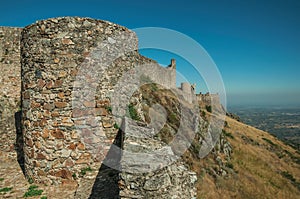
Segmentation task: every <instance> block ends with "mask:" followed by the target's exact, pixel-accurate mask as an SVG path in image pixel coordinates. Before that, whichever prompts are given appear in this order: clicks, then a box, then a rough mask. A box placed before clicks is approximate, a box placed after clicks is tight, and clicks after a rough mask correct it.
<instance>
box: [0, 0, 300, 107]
mask: <svg viewBox="0 0 300 199" xmlns="http://www.w3.org/2000/svg"><path fill="white" fill-rule="evenodd" d="M0 7H1V12H0V26H19V27H23V26H26V25H28V24H31V23H33V22H34V21H36V20H40V19H46V18H49V17H57V16H86V17H92V18H97V19H104V20H109V21H112V22H114V23H117V24H120V25H123V26H126V27H128V28H131V29H133V28H139V27H149V26H150V27H163V28H170V29H173V30H176V31H179V32H182V33H184V34H186V35H188V36H190V37H191V38H193V39H195V40H196V41H197V42H199V43H200V44H201V45H202V46H203V47H204V48H205V49H206V51H207V52H208V53H209V54H210V56H211V57H212V59H213V60H214V62H215V63H216V65H217V66H218V68H219V70H220V73H221V75H222V77H223V80H224V84H225V88H226V91H227V96H228V103H229V105H237V104H244V105H247V104H251V105H255V104H258V105H264V104H265V105H292V104H298V105H299V104H300V77H299V76H300V64H299V63H300V37H299V35H300V1H298V0H280V1H279V0H264V1H259V0H244V1H238V0H227V1H225V0H219V1H216V0H210V1H196V0H184V1H162V0H160V1H158V0H152V1H138V0H132V1H126V0H123V1H122V0H120V1H113V0H112V1H109V0H106V1H101V0H99V1H96V0H94V1H89V0H86V1H83V0H81V1H77V0H72V1H58V0H51V1H33V0H28V1H21V0H20V1H1V2H0ZM144 53H145V54H146V55H149V56H152V58H154V59H156V60H157V61H158V62H160V63H162V64H168V63H166V62H167V60H169V59H170V58H171V57H170V54H168V53H165V54H164V53H163V52H162V54H159V52H153V51H152V52H151V51H148V52H147V51H145V52H144ZM180 63H182V65H184V61H182V62H180ZM179 68H180V67H179ZM182 68H186V67H182ZM181 70H182V71H180V72H182V73H186V76H188V77H189V78H190V79H191V82H197V77H193V75H192V74H193V73H192V72H190V71H188V70H187V71H185V70H186V69H181ZM199 81H200V80H199ZM201 84H202V82H201V81H200V83H198V85H199V86H198V90H199V89H201V90H203V91H205V86H201Z"/></svg>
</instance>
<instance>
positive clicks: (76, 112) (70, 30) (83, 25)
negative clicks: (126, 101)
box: [21, 17, 149, 183]
mask: <svg viewBox="0 0 300 199" xmlns="http://www.w3.org/2000/svg"><path fill="white" fill-rule="evenodd" d="M128 35H129V36H130V35H131V37H133V38H132V41H131V45H132V49H135V48H136V46H137V41H136V38H134V37H135V35H134V34H133V33H132V32H131V31H129V30H128V29H126V28H124V27H121V26H118V25H115V24H112V23H110V22H106V21H100V20H93V19H89V18H71V17H65V18H55V19H49V20H44V21H38V22H37V23H35V24H32V25H30V26H27V27H25V28H24V30H23V32H22V41H21V63H22V82H23V84H22V99H23V102H22V116H23V134H24V141H25V147H24V152H25V170H26V175H28V176H29V177H31V178H33V179H35V180H36V181H40V182H44V183H59V182H64V181H69V180H73V177H72V176H74V174H75V175H76V174H78V172H79V171H80V170H81V169H82V168H84V167H87V166H93V165H95V162H101V161H102V160H103V159H104V158H105V156H106V153H107V151H108V149H109V147H110V145H111V143H113V140H114V138H115V136H116V133H117V129H116V128H114V120H113V119H112V116H111V114H110V110H109V107H110V99H109V96H110V94H111V92H113V86H114V84H115V83H116V82H117V79H118V78H119V77H120V76H121V75H122V73H123V72H125V71H126V70H128V69H130V68H132V67H134V65H135V64H137V63H140V62H142V63H144V62H149V59H146V58H144V57H142V56H140V55H139V54H138V53H137V51H129V52H127V53H126V54H123V55H117V57H114V59H112V60H111V62H110V63H107V66H106V65H105V64H103V63H106V62H105V61H103V60H101V59H102V58H103V57H101V55H102V54H103V53H107V54H109V55H112V53H113V52H117V49H118V48H120V46H122V45H123V43H126V41H125V40H127V39H128ZM127 42H128V41H127ZM118 45H119V46H118ZM129 50H130V49H129ZM101 53H102V54H101ZM107 54H106V55H107ZM97 56H98V57H97ZM106 58H107V57H106ZM101 61H102V62H101ZM101 63H102V65H101ZM97 67H100V68H97ZM101 67H102V68H101ZM101 75H102V76H101ZM93 91H94V93H92V94H94V95H92V96H93V97H92V98H89V97H86V96H91V95H90V93H89V92H93Z"/></svg>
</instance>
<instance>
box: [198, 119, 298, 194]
mask: <svg viewBox="0 0 300 199" xmlns="http://www.w3.org/2000/svg"><path fill="white" fill-rule="evenodd" d="M226 122H227V125H226V127H225V129H224V130H225V131H223V132H224V134H225V135H226V137H227V139H228V141H229V142H230V144H231V146H232V151H233V153H232V154H231V165H229V166H230V167H231V168H232V169H233V170H234V173H233V174H231V175H229V176H227V177H225V178H222V177H217V178H214V177H212V176H211V175H209V174H203V175H202V179H201V180H200V181H201V182H199V184H198V185H199V186H198V197H199V198H299V195H300V191H299V190H300V165H299V164H300V155H299V154H298V152H297V151H296V150H294V149H293V148H291V147H290V146H287V145H285V144H284V143H283V142H281V141H279V140H278V139H277V138H275V137H273V136H272V135H270V134H269V133H267V132H264V131H261V130H258V129H256V128H254V127H251V126H248V125H246V124H243V123H240V122H238V121H236V120H234V119H231V118H229V117H227V118H226ZM207 159H209V157H207V158H205V159H203V160H201V162H202V164H205V162H207Z"/></svg>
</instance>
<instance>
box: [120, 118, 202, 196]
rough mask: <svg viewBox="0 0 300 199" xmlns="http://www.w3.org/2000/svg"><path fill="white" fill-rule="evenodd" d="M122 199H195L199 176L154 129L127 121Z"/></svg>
mask: <svg viewBox="0 0 300 199" xmlns="http://www.w3.org/2000/svg"><path fill="white" fill-rule="evenodd" d="M123 125H124V132H125V133H124V138H123V139H124V143H123V150H124V153H123V154H122V157H121V167H122V173H121V174H120V181H119V187H120V197H121V198H124V199H127V198H162V199H163V198H174V199H175V198H178V199H179V198H196V188H195V183H196V181H197V176H196V173H194V172H191V171H189V170H188V169H187V167H186V166H185V164H184V163H183V162H182V159H181V158H180V157H178V156H176V155H175V154H174V153H173V151H172V148H171V146H168V145H167V144H165V143H164V142H163V141H161V140H159V139H158V137H156V136H155V134H156V132H155V130H154V129H152V128H149V127H147V126H145V124H144V123H137V122H136V121H132V120H131V119H128V118H125V119H124V121H123Z"/></svg>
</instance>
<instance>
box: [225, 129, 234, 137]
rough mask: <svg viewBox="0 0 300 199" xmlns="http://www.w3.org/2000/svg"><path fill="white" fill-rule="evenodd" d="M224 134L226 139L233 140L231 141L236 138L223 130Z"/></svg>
mask: <svg viewBox="0 0 300 199" xmlns="http://www.w3.org/2000/svg"><path fill="white" fill-rule="evenodd" d="M222 133H223V134H224V135H225V136H226V137H229V138H231V139H234V136H233V135H232V134H231V133H229V132H227V131H225V130H224V129H222Z"/></svg>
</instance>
